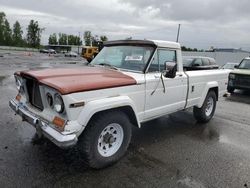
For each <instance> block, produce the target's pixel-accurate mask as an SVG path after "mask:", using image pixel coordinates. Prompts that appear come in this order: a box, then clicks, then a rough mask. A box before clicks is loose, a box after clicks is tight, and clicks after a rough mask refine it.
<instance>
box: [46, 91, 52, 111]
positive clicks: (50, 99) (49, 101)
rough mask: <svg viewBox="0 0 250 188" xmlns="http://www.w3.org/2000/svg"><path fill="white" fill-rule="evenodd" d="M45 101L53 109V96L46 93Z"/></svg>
mask: <svg viewBox="0 0 250 188" xmlns="http://www.w3.org/2000/svg"><path fill="white" fill-rule="evenodd" d="M46 100H47V103H48V105H49V106H50V107H51V108H53V104H54V99H53V96H52V95H51V94H50V93H49V92H48V93H46Z"/></svg>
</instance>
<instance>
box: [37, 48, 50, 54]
mask: <svg viewBox="0 0 250 188" xmlns="http://www.w3.org/2000/svg"><path fill="white" fill-rule="evenodd" d="M39 52H40V53H45V54H48V53H49V51H48V50H46V49H40V50H39Z"/></svg>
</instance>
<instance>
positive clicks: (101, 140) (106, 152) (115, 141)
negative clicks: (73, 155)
mask: <svg viewBox="0 0 250 188" xmlns="http://www.w3.org/2000/svg"><path fill="white" fill-rule="evenodd" d="M123 138H124V131H123V128H122V126H121V125H120V124H118V123H111V124H109V125H107V126H106V127H105V128H104V129H103V130H102V132H101V134H100V135H99V137H98V143H97V150H98V153H99V154H100V155H101V156H102V157H110V156H112V155H114V154H115V153H116V152H117V151H118V150H119V149H120V147H121V145H122V142H123Z"/></svg>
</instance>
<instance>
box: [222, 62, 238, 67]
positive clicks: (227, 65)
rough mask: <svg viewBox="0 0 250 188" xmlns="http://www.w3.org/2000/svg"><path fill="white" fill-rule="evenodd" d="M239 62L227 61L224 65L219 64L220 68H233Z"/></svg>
mask: <svg viewBox="0 0 250 188" xmlns="http://www.w3.org/2000/svg"><path fill="white" fill-rule="evenodd" d="M238 65H239V63H232V62H228V63H226V64H224V65H222V66H221V69H234V68H235V66H238Z"/></svg>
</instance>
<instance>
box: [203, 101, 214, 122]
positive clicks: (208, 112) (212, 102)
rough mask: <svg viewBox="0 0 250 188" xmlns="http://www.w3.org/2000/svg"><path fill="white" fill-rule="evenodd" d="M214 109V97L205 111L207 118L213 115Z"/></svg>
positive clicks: (208, 102)
mask: <svg viewBox="0 0 250 188" xmlns="http://www.w3.org/2000/svg"><path fill="white" fill-rule="evenodd" d="M213 108H214V100H213V98H212V97H209V98H208V100H207V105H206V109H205V114H206V116H207V117H208V116H210V115H211V113H212V112H213Z"/></svg>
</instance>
